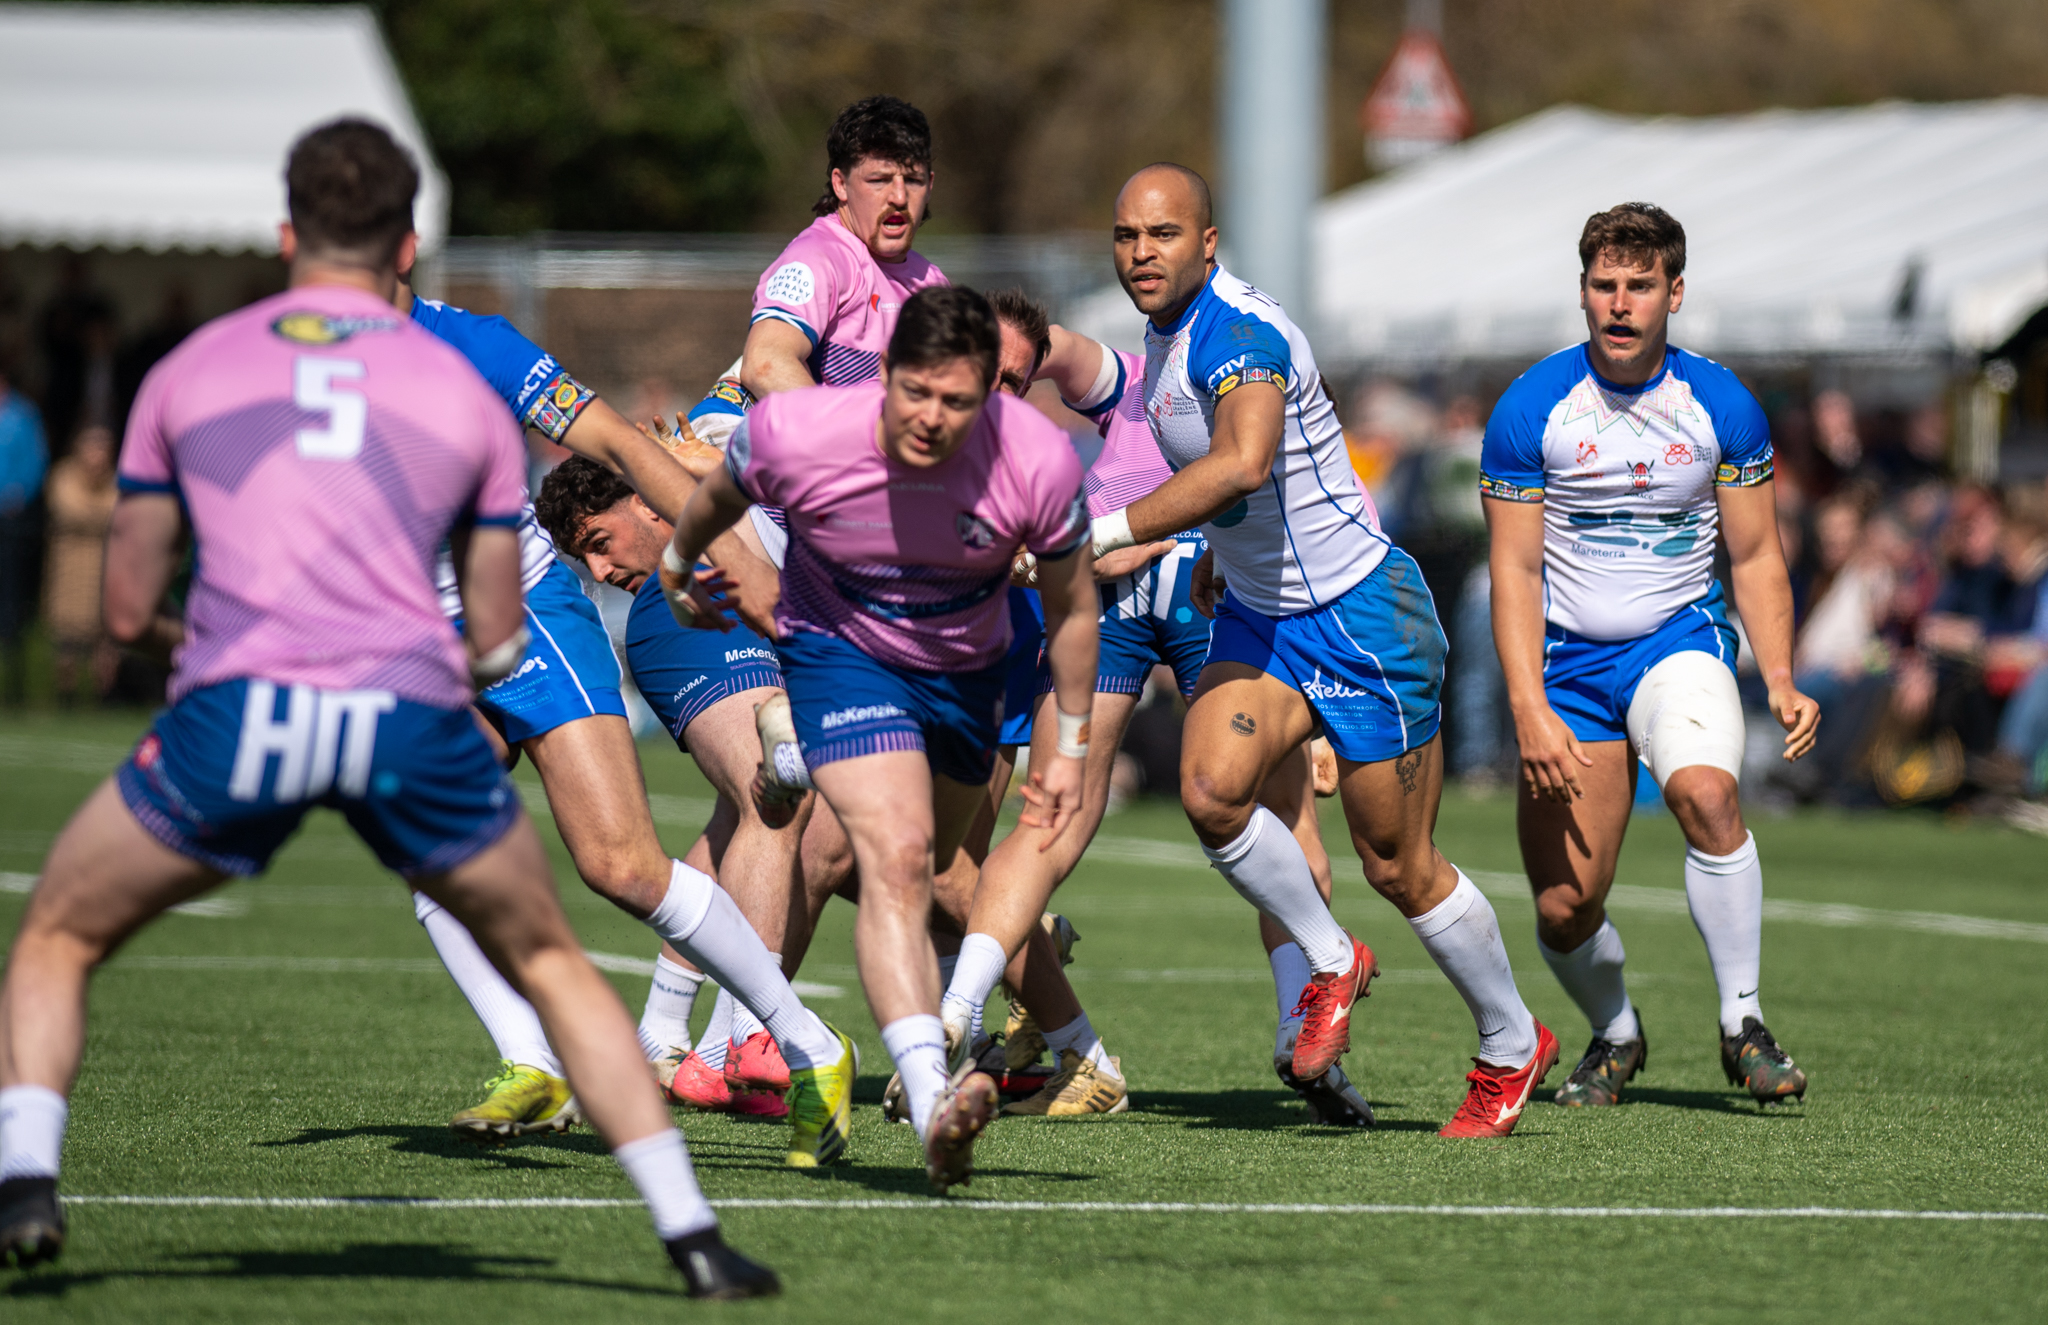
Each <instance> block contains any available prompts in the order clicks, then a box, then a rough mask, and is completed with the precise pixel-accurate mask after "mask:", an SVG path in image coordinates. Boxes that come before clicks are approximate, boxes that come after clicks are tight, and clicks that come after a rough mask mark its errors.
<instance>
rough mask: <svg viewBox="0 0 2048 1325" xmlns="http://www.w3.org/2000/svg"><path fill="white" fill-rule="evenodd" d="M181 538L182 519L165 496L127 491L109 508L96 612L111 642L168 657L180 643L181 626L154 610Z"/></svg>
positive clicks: (173, 567)
mask: <svg viewBox="0 0 2048 1325" xmlns="http://www.w3.org/2000/svg"><path fill="white" fill-rule="evenodd" d="M184 539H185V514H184V512H183V511H182V510H180V509H179V506H178V499H177V498H176V497H174V496H172V495H171V494H169V493H163V492H131V493H128V494H126V495H125V496H123V497H122V498H121V500H120V503H119V504H118V505H116V506H115V507H114V523H113V527H112V528H111V529H110V530H109V531H108V533H107V559H106V583H105V587H104V589H103V590H102V592H101V598H100V611H101V614H102V616H103V618H104V619H105V621H106V625H107V634H108V635H109V636H110V637H112V639H113V640H114V642H115V643H117V644H122V645H125V646H127V647H128V648H131V649H135V650H137V651H139V652H142V653H147V654H150V655H152V656H160V657H164V658H168V657H169V654H170V651H171V650H172V649H173V648H175V647H177V645H178V644H179V643H181V642H182V641H183V639H184V635H185V630H184V626H183V625H182V624H181V623H179V622H178V621H175V620H173V619H172V618H169V617H166V616H164V615H163V614H162V613H161V612H160V611H159V610H158V609H160V608H161V607H162V606H163V601H164V594H165V592H166V591H168V590H169V589H170V587H171V577H172V576H174V575H176V574H177V571H178V557H179V551H180V549H181V548H182V546H183V544H184Z"/></svg>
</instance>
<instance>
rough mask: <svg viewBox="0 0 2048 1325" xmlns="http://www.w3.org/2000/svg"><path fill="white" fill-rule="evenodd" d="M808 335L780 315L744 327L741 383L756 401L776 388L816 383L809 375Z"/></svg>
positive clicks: (785, 389) (793, 389) (791, 389)
mask: <svg viewBox="0 0 2048 1325" xmlns="http://www.w3.org/2000/svg"><path fill="white" fill-rule="evenodd" d="M810 364H811V338H810V337H809V336H806V335H805V334H804V333H803V331H802V330H801V329H800V328H798V327H796V326H793V325H791V324H790V323H788V322H784V321H783V320H782V319H781V318H776V317H764V318H762V319H761V320H760V321H759V322H756V323H755V324H754V325H753V326H751V327H749V328H748V329H747V345H746V349H745V350H744V351H743V352H742V353H741V355H740V385H741V386H743V387H745V388H746V389H747V390H748V391H751V392H752V393H753V394H754V398H755V399H756V400H759V399H761V398H762V397H763V396H767V395H772V394H773V393H775V392H777V391H795V390H797V389H799V388H801V387H807V386H814V385H816V379H814V378H813V377H812V376H811V366H810Z"/></svg>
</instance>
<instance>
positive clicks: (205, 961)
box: [109, 952, 846, 998]
mask: <svg viewBox="0 0 2048 1325" xmlns="http://www.w3.org/2000/svg"><path fill="white" fill-rule="evenodd" d="M583 955H584V956H586V957H588V958H590V964H591V965H592V966H595V967H597V968H598V969H599V970H601V971H616V972H619V973H620V974H622V975H649V976H651V975H653V974H654V963H653V962H651V961H647V960H646V959H644V958H640V957H628V956H626V955H625V954H623V953H617V952H585V953H584V954H583ZM109 965H110V966H111V967H112V968H113V969H115V970H128V971H296V972H303V973H309V974H315V975H355V974H362V973H367V972H372V971H382V972H391V973H396V974H404V975H431V974H433V973H434V972H437V971H439V970H441V969H442V966H441V963H440V961H439V959H437V958H433V957H120V958H116V959H115V960H114V961H113V962H111V963H109ZM791 987H792V988H794V989H795V990H796V992H797V994H798V996H800V997H804V998H844V997H845V996H846V991H845V990H844V989H842V988H840V987H839V986H838V985H817V984H810V983H808V982H806V981H802V980H799V981H796V982H795V983H794V984H793V985H792V986H791Z"/></svg>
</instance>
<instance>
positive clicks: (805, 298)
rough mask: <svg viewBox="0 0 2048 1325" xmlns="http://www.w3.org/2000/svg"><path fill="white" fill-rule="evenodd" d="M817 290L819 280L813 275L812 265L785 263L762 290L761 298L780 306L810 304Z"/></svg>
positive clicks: (806, 263)
mask: <svg viewBox="0 0 2048 1325" xmlns="http://www.w3.org/2000/svg"><path fill="white" fill-rule="evenodd" d="M817 289H818V282H817V278H816V277H815V276H813V275H812V274H811V264H810V263H808V262H785V263H783V264H782V265H781V266H780V267H777V268H776V269H775V273H774V274H773V275H772V276H770V277H769V278H768V284H767V285H765V286H763V287H762V289H761V297H762V298H764V299H772V300H774V301H775V302H776V303H778V304H808V303H809V302H811V296H812V295H813V294H815V293H817Z"/></svg>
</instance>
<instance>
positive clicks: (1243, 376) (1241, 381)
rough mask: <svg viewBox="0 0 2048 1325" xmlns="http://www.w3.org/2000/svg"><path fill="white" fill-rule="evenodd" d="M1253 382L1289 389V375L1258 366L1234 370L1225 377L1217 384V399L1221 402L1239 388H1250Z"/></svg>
mask: <svg viewBox="0 0 2048 1325" xmlns="http://www.w3.org/2000/svg"><path fill="white" fill-rule="evenodd" d="M1253 382H1271V383H1272V384H1273V385H1274V386H1277V387H1279V388H1280V389H1281V390H1282V391H1285V390H1286V389H1287V374H1285V373H1283V372H1281V371H1279V370H1278V369H1276V368H1262V367H1258V366H1256V365H1254V366H1250V367H1244V368H1236V369H1233V370H1231V371H1230V372H1228V373H1227V374H1226V375H1225V376H1224V378H1223V380H1221V381H1220V382H1218V383H1216V387H1215V391H1216V398H1217V399H1218V400H1221V399H1223V397H1225V396H1227V395H1229V394H1230V393H1231V392H1233V391H1235V390H1237V389H1238V388H1239V387H1241V386H1249V385H1251V384H1252V383H1253Z"/></svg>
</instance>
